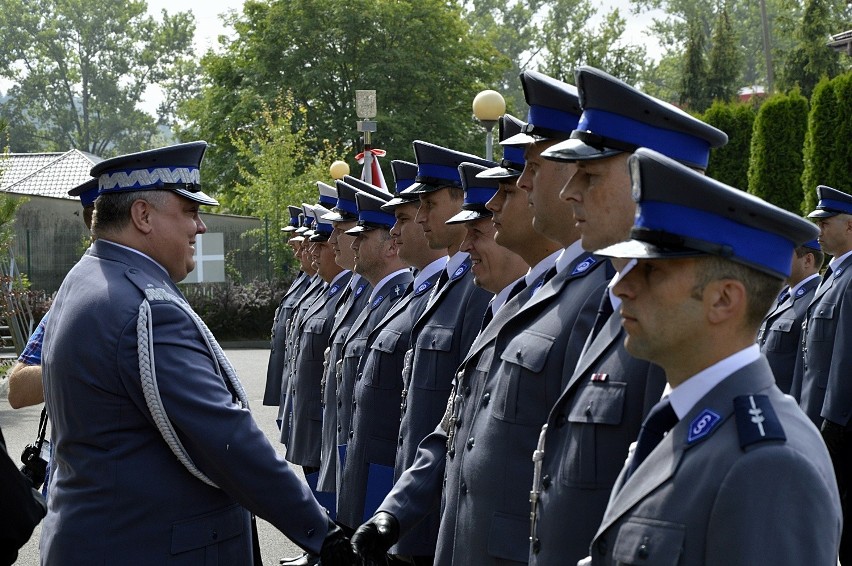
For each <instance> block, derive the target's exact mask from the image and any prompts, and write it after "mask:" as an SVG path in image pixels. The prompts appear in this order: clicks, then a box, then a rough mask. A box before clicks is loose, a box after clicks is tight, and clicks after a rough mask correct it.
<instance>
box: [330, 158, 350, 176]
mask: <svg viewBox="0 0 852 566" xmlns="http://www.w3.org/2000/svg"><path fill="white" fill-rule="evenodd" d="M328 172H329V174H331V178H332V179H334V180H335V181H337V180H338V179H342V178H343V176H344V175H348V174H349V164H348V163H346V162H345V161H335V162H334V163H332V164H331V167H329V168H328Z"/></svg>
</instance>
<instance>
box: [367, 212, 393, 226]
mask: <svg viewBox="0 0 852 566" xmlns="http://www.w3.org/2000/svg"><path fill="white" fill-rule="evenodd" d="M358 220H359V221H361V222H369V223H370V224H381V225H382V226H387V227H391V226H393V225H394V224H396V217H395V216H394V215H393V214H388V213H387V212H382V211H380V210H362V211H360V212H359V213H358Z"/></svg>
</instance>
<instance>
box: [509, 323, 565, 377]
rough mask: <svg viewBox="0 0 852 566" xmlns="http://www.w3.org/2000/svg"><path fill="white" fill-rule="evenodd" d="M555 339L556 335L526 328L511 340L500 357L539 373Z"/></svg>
mask: <svg viewBox="0 0 852 566" xmlns="http://www.w3.org/2000/svg"><path fill="white" fill-rule="evenodd" d="M554 340H556V338H555V337H554V336H548V335H546V334H541V333H540V332H533V331H531V330H526V331H524V332H521V333H520V334H519V335H518V336H516V337H515V338H514V339H513V340H512V341H511V342H509V344H508V345H507V346H506V349H505V350H503V352H502V353H501V354H500V359H501V360H504V361H506V362H509V363H512V364H516V365H519V366H521V367H523V368H525V369H528V370H529V371H531V372H533V373H538V372H540V371H541V370H542V369H543V368H544V364H545V363H546V362H547V355H548V354H549V353H550V347H551V346H553V342H554Z"/></svg>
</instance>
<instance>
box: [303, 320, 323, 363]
mask: <svg viewBox="0 0 852 566" xmlns="http://www.w3.org/2000/svg"><path fill="white" fill-rule="evenodd" d="M325 322H326V319H325V318H317V317H314V318H311V319H309V320H306V321H305V325H304V330H305V334H306V337H307V339H308V341H309V343H308V348H307V350H306V351H303V352H300V354H301V355H303V356H311V357H310V359H311V360H321V359H323V353H324V352H325V348H326V346H328V343H327V340H323V336H322V335H323V333H324V331H325ZM303 343H304V342H303Z"/></svg>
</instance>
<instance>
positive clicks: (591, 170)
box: [530, 67, 727, 564]
mask: <svg viewBox="0 0 852 566" xmlns="http://www.w3.org/2000/svg"><path fill="white" fill-rule="evenodd" d="M575 77H576V83H577V88H578V91H579V93H580V98H581V100H582V101H583V115H582V116H581V118H580V122H579V124H578V126H577V129H576V130H575V131H574V132H572V133H571V137H570V138H569V139H568V140H565V141H564V142H561V143H559V144H557V145H555V146H553V147H551V148H549V149H548V150H546V151H545V152H544V153H543V155H544V156H545V157H546V158H554V157H556V158H559V159H564V160H567V161H569V162H570V161H574V162H575V163H576V167H577V171H576V173H575V174H574V175H573V176H572V177H571V180H570V181H569V182H568V183H567V184H566V186H565V187H564V188H563V190H562V198H563V199H565V200H566V201H567V202H568V203H569V204H570V205H571V207H572V216H573V219H574V221H575V223H576V224H577V226H578V227H579V229H580V233H581V236H582V246H583V248H584V249H586V250H595V249H599V248H601V247H604V246H606V245H610V244H614V243H616V242H620V241H622V240H624V239H626V238H627V237H628V236H629V230H630V227H631V226H632V224H633V219H634V216H635V206H636V205H635V203H634V202H633V200H632V198H631V196H630V179H629V173H628V169H627V158H628V156H629V154H630V152H631V151H632V150H633V149H635V148H636V146H637V145H641V144H643V143H647V144H649V145H651V144H653V145H654V146H655V149H658V150H659V151H661V152H663V153H666V154H668V155H672V156H675V157H678V158H682V159H684V160H685V161H688V162H689V163H690V164H691V165H694V166H697V167H699V168H703V167H706V165H707V160H708V159H709V154H710V147H713V146H718V145H721V144H723V143H724V142H725V140H726V139H727V137H726V136H725V134H724V133H723V132H721V131H719V130H717V129H715V128H713V127H711V126H708V125H707V124H704V123H703V122H700V121H699V120H697V119H695V118H693V117H691V116H689V115H688V114H686V113H685V112H682V111H680V110H678V109H676V108H674V107H673V106H670V105H668V104H666V103H664V102H662V101H660V100H657V99H655V98H653V97H650V96H647V95H646V94H644V93H641V92H639V91H637V90H636V89H634V88H632V87H630V86H629V85H627V84H625V83H623V82H622V81H619V80H618V79H616V78H614V77H612V76H610V75H608V74H606V73H604V72H602V71H599V70H598V69H593V68H591V67H580V68H579V69H578V70H577V71H576V72H575ZM616 148H617V149H616ZM616 263H617V264H618V265H615V264H616ZM613 267H617V268H618V269H621V271H622V272H624V271H626V270H627V269H628V266H625V265H624V264H623V263H619V262H613ZM615 281H616V280H611V282H610V287H611V285H613V284H614V283H615ZM618 306H619V305H618V297H615V296H614V295H613V294H612V292H611V288H610V289H608V290H607V292H606V293H605V294H604V296H603V297H602V300H601V305H600V308H599V314H598V316H597V317H596V320H595V328H594V329H593V331H592V333H590V335H589V336H588V338H587V340H586V344H585V345H584V348H583V349H584V351H583V353H582V355H581V356H580V360H579V362H578V363H577V364H576V366H575V367H573V368H568V369H567V372H566V377H567V378H568V381H567V383H566V384H565V387H564V388H563V391H562V393H561V394H560V396H559V400H558V401H557V402H556V404H555V405H554V406H553V408H552V409H551V411H550V415H549V416H548V418H547V429H546V432H544V433H543V434H542V436H541V437H540V442H539V445H538V446H537V451H536V453H535V456H534V457H535V460H536V462H535V465H534V468H533V470H534V479H535V482H534V485H533V486H532V493H531V499H532V500H533V501H532V509H531V511H532V513H533V514H534V519H533V524H532V525H531V527H532V530H531V533H530V535H531V540H530V542H531V544H530V562H531V563H533V564H564V563H565V562H566V561H567V562H568V563H571V562H573V561H574V560H577V559H579V558H581V557H582V556H583V555H584V554H585V553H586V552H587V548H588V545H589V542H590V541H591V538H592V536H594V533H595V529H596V528H597V525H598V524H599V522H600V518H601V517H602V516H603V511H604V508H605V507H606V502H607V499H608V497H609V492H610V490H611V488H612V484H613V482H614V481H615V478H616V477H617V475H618V472H619V470H620V469H621V466H622V464H623V462H624V454H625V452H626V450H627V447H628V445H629V444H630V443H631V442H632V441H634V440H635V439H636V435H637V434H638V432H639V427H640V425H641V422H642V418H643V416H644V415H645V414H646V412H647V411H648V410H649V409H650V407H652V406H653V405H654V403H656V402H657V401H658V400H659V399H660V396H661V394H662V391H663V388H664V387H665V377H664V374H663V371H662V369H661V368H659V367H658V366H655V365H653V364H651V363H649V362H648V361H646V360H639V359H636V358H634V357H632V356H630V354H629V353H628V352H627V351H626V350H625V349H624V334H623V330H622V327H621V316H620V314H619V310H618ZM576 509H582V510H583V512H582V513H577V512H576V511H575V510H576Z"/></svg>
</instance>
